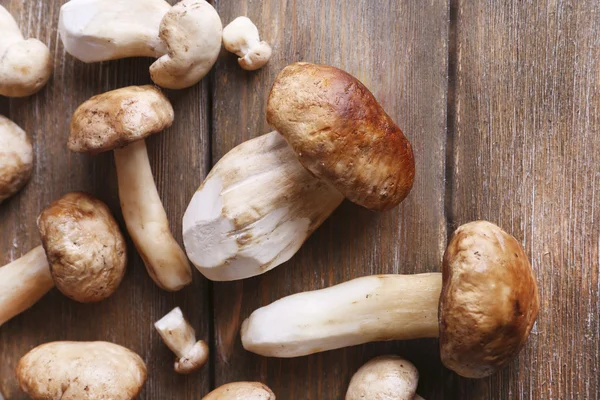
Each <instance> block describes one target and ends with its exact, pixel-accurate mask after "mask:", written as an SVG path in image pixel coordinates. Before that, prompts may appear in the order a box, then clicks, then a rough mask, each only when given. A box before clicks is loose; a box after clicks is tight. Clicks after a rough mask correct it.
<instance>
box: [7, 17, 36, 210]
mask: <svg viewBox="0 0 600 400" xmlns="http://www.w3.org/2000/svg"><path fill="white" fill-rule="evenodd" d="M0 8H1V7H0ZM0 13H1V11H0ZM32 170H33V147H32V146H31V142H30V141H29V138H28V137H27V134H26V133H25V131H23V129H21V128H20V127H19V126H18V125H17V124H15V123H14V122H12V121H11V120H10V119H8V118H6V117H4V116H3V115H0V203H2V201H4V200H6V199H7V198H9V197H10V196H12V195H14V194H15V193H17V192H18V191H19V190H21V188H23V186H25V184H26V183H27V181H29V179H30V178H31V171H32Z"/></svg>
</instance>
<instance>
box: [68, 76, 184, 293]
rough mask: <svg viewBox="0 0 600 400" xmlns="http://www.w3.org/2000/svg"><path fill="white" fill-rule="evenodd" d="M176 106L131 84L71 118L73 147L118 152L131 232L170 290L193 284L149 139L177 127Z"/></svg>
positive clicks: (156, 278)
mask: <svg viewBox="0 0 600 400" xmlns="http://www.w3.org/2000/svg"><path fill="white" fill-rule="evenodd" d="M173 118H174V113H173V107H172V106H171V103H170V102H169V100H168V99H167V98H166V97H165V95H164V94H162V92H161V91H160V90H159V89H157V88H155V87H154V86H149V85H148V86H130V87H126V88H121V89H117V90H113V91H110V92H106V93H103V94H100V95H97V96H94V97H92V98H91V99H89V100H88V101H86V102H85V103H83V104H82V105H81V106H79V108H77V110H76V111H75V113H74V114H73V117H72V119H71V133H70V136H69V141H68V147H69V149H70V150H71V151H75V152H79V153H88V154H97V153H100V152H103V151H107V150H113V149H114V155H115V162H116V165H117V180H118V184H119V198H120V200H121V209H122V211H123V218H124V219H125V224H126V225H127V230H128V231H129V234H130V235H131V238H132V239H133V242H134V244H135V247H136V248H137V250H138V252H139V253H140V256H141V257H142V260H143V261H144V264H145V265H146V269H147V270H148V273H149V274H150V277H151V278H152V279H153V280H154V282H156V284H157V285H158V286H160V287H161V288H163V289H165V290H169V291H176V290H179V289H181V288H183V287H184V286H186V285H188V284H189V283H190V282H191V281H192V270H191V268H190V264H189V262H188V260H187V257H186V255H185V253H184V252H183V250H182V249H181V247H180V246H179V244H178V243H177V241H176V240H175V239H174V238H173V235H172V234H171V232H170V230H169V221H168V220H167V214H166V212H165V209H164V207H163V204H162V202H161V200H160V196H159V195H158V191H157V189H156V184H155V183H154V177H153V176H152V169H151V168H150V161H149V160H148V152H147V150H146V144H145V142H144V138H145V137H147V136H149V135H151V134H155V133H159V132H161V131H162V130H164V129H166V128H168V127H169V126H171V124H172V123H173Z"/></svg>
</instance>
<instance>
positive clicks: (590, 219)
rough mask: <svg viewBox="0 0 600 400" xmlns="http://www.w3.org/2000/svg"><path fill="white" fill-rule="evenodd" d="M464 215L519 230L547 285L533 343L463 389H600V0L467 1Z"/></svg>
mask: <svg viewBox="0 0 600 400" xmlns="http://www.w3.org/2000/svg"><path fill="white" fill-rule="evenodd" d="M456 6H457V8H456V16H457V19H456V27H457V36H456V45H457V46H456V48H457V53H456V70H455V78H456V80H455V89H456V91H455V98H454V101H455V103H454V109H455V110H454V111H455V114H454V115H455V118H454V124H453V126H452V127H451V130H452V131H453V132H454V144H453V160H452V165H453V169H452V189H453V191H452V193H453V196H452V206H451V210H452V215H451V222H452V223H453V225H458V224H460V223H463V222H466V221H470V220H473V219H477V218H485V219H489V220H491V221H494V222H496V223H498V224H499V225H501V226H502V227H504V228H505V229H507V230H508V231H510V232H512V233H513V234H514V235H515V236H516V237H517V238H518V239H519V240H520V241H521V242H522V243H523V245H524V247H525V250H526V252H527V253H528V254H529V256H530V258H531V260H532V265H533V268H534V270H535V273H536V275H537V279H538V283H539V286H540V295H541V299H542V301H541V304H540V315H539V318H538V321H537V324H536V326H535V327H534V329H533V331H532V333H531V336H530V339H529V341H528V342H527V345H526V347H525V351H523V352H522V353H521V356H520V357H519V359H518V361H516V362H514V363H512V364H511V365H510V368H508V369H505V370H504V371H502V372H501V373H500V374H498V375H496V376H494V377H492V378H490V379H486V380H480V381H467V380H463V381H461V382H460V383H459V386H458V388H459V390H458V392H457V395H458V397H457V398H460V399H597V398H598V396H599V391H600V378H599V376H600V371H599V370H598V368H599V367H600V356H599V352H600V336H599V334H598V333H599V331H600V326H599V323H598V321H599V315H600V309H599V302H598V296H599V295H600V286H599V273H600V271H599V263H600V259H599V256H600V254H599V250H600V249H599V248H600V226H599V225H598V223H597V220H598V215H597V213H598V206H599V205H600V203H599V195H600V194H599V193H600V169H599V168H598V165H599V163H600V142H598V134H599V127H600V113H599V106H600V82H599V79H600V25H599V24H598V21H599V20H600V3H598V1H596V0H582V1H577V2H575V1H573V2H568V1H560V0H558V1H557V0H548V1H545V0H540V1H523V2H490V1H480V2H475V3H474V2H472V1H466V0H459V1H458V2H457V3H456Z"/></svg>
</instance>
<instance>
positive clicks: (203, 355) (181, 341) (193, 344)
mask: <svg viewBox="0 0 600 400" xmlns="http://www.w3.org/2000/svg"><path fill="white" fill-rule="evenodd" d="M154 327H155V328H156V330H157V332H158V334H159V335H160V337H161V338H162V339H163V341H164V342H165V344H166V345H167V347H168V348H169V349H171V351H172V352H173V353H175V356H177V359H176V360H175V372H177V373H180V374H189V373H192V372H194V371H197V370H198V369H200V367H202V366H203V365H204V364H206V361H208V346H207V344H206V343H205V342H204V341H202V340H199V341H196V332H194V328H192V326H191V325H190V324H189V322H188V321H187V320H186V319H185V317H184V316H183V313H182V312H181V309H180V308H179V307H176V308H174V309H173V310H171V312H170V313H168V314H167V315H165V316H164V317H162V318H161V319H160V320H159V321H157V322H156V323H155V324H154Z"/></svg>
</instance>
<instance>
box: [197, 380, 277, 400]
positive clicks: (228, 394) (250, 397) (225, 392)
mask: <svg viewBox="0 0 600 400" xmlns="http://www.w3.org/2000/svg"><path fill="white" fill-rule="evenodd" d="M202 400H275V394H274V393H273V392H272V391H271V389H269V387H268V386H267V385H265V384H263V383H260V382H232V383H227V384H225V385H223V386H219V387H218V388H216V389H215V390H213V391H212V392H210V393H209V394H207V395H206V396H204V397H203V398H202Z"/></svg>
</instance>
